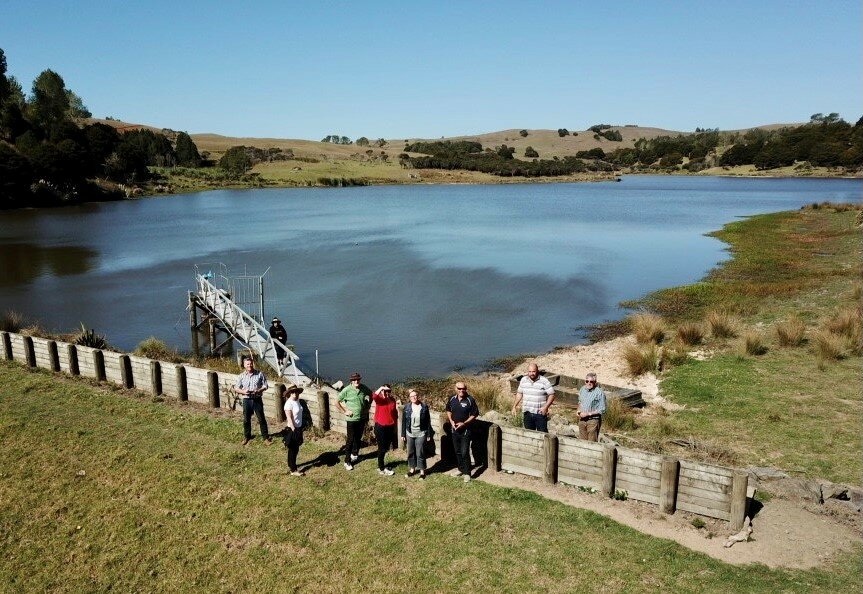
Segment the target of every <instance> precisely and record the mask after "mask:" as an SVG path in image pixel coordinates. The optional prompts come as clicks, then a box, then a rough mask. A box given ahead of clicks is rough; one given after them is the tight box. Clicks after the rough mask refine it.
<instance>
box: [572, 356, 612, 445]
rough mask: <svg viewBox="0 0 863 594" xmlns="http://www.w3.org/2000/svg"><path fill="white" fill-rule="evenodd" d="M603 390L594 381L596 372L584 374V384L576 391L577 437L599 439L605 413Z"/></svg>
mask: <svg viewBox="0 0 863 594" xmlns="http://www.w3.org/2000/svg"><path fill="white" fill-rule="evenodd" d="M605 408H606V400H605V392H603V391H602V388H600V387H599V385H598V384H597V383H596V374H595V373H592V372H591V373H588V374H587V375H586V376H584V385H583V386H582V387H581V389H580V390H579V391H578V437H579V438H580V439H584V440H587V441H599V429H600V427H602V415H603V414H605Z"/></svg>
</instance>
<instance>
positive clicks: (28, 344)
mask: <svg viewBox="0 0 863 594" xmlns="http://www.w3.org/2000/svg"><path fill="white" fill-rule="evenodd" d="M24 360H25V361H26V362H27V367H36V349H34V348H33V338H32V337H30V336H25V337H24Z"/></svg>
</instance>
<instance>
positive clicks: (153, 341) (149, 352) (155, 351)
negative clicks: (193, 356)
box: [135, 336, 183, 363]
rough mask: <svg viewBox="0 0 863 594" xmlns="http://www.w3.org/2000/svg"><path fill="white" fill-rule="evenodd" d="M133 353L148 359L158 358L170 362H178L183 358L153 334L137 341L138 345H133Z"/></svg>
mask: <svg viewBox="0 0 863 594" xmlns="http://www.w3.org/2000/svg"><path fill="white" fill-rule="evenodd" d="M135 354H136V355H140V356H142V357H147V358H148V359H158V360H160V361H169V362H171V363H180V362H182V360H183V358H182V357H181V356H180V354H179V353H178V352H177V351H176V350H174V349H172V348H171V347H169V346H168V345H167V344H165V343H164V342H163V341H161V340H159V339H158V338H156V337H154V336H151V337H150V338H147V339H144V340H142V341H141V342H139V343H138V346H137V347H135Z"/></svg>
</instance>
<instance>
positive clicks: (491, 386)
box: [447, 375, 512, 414]
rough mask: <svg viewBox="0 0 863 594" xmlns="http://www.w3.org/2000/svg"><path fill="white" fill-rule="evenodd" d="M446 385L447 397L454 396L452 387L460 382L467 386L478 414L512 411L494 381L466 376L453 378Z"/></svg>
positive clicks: (510, 403) (508, 400)
mask: <svg viewBox="0 0 863 594" xmlns="http://www.w3.org/2000/svg"><path fill="white" fill-rule="evenodd" d="M450 379H451V382H450V383H449V384H448V385H447V395H448V396H451V395H453V394H455V390H454V388H453V385H454V384H455V383H456V382H458V381H462V382H464V383H465V384H466V385H467V391H468V393H469V394H470V395H471V396H473V397H474V400H476V404H477V406H479V412H480V414H482V413H484V412H486V411H489V410H499V411H508V410H511V409H512V402H511V401H510V399H509V398H508V397H507V396H505V395H504V394H503V393H502V391H501V385H500V383H498V382H497V381H496V380H492V379H483V378H477V377H467V376H459V375H456V376H453V377H452V378H450Z"/></svg>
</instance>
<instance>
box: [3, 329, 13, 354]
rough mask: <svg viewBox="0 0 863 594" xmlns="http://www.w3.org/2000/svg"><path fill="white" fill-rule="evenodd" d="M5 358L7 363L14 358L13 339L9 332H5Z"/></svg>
mask: <svg viewBox="0 0 863 594" xmlns="http://www.w3.org/2000/svg"><path fill="white" fill-rule="evenodd" d="M3 358H4V359H6V360H7V361H11V360H12V359H13V358H14V357H13V356H12V337H11V336H9V333H8V332H3Z"/></svg>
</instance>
